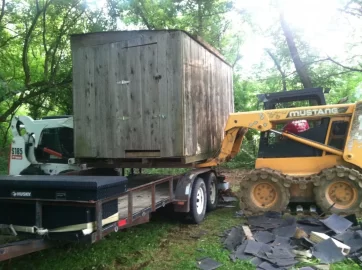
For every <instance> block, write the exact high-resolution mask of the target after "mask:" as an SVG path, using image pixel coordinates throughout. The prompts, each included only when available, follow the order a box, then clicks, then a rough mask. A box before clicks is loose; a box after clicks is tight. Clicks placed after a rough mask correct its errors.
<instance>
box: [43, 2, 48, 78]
mask: <svg viewBox="0 0 362 270" xmlns="http://www.w3.org/2000/svg"><path fill="white" fill-rule="evenodd" d="M42 34H43V48H44V52H45V59H44V78H45V80H47V78H48V58H49V53H48V48H47V44H46V38H45V35H46V9H43V31H42Z"/></svg>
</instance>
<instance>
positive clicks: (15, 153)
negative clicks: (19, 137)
mask: <svg viewBox="0 0 362 270" xmlns="http://www.w3.org/2000/svg"><path fill="white" fill-rule="evenodd" d="M11 159H18V160H21V159H23V148H18V147H13V148H11Z"/></svg>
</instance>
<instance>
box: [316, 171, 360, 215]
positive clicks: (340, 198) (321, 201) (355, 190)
mask: <svg viewBox="0 0 362 270" xmlns="http://www.w3.org/2000/svg"><path fill="white" fill-rule="evenodd" d="M314 195H315V200H316V203H317V205H318V206H319V207H320V208H321V210H322V211H323V212H324V213H328V212H330V213H336V214H354V213H355V214H357V213H359V212H360V210H361V209H360V203H361V200H362V189H361V188H360V187H359V185H358V183H357V181H352V180H350V179H348V176H345V177H339V176H338V175H335V177H334V178H333V179H331V180H327V179H326V178H325V177H322V178H321V180H320V182H319V185H318V186H316V187H314ZM332 205H333V207H332Z"/></svg>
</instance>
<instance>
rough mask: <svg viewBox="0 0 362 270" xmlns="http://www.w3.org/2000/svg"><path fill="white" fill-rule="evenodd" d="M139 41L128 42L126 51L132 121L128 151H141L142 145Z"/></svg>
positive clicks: (130, 123) (130, 122)
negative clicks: (140, 145) (140, 146)
mask: <svg viewBox="0 0 362 270" xmlns="http://www.w3.org/2000/svg"><path fill="white" fill-rule="evenodd" d="M139 42H140V41H139V40H138V41H134V40H133V41H128V43H127V46H128V48H127V49H126V50H127V51H126V56H127V63H128V67H127V68H128V75H129V81H130V83H129V85H130V88H129V89H130V91H129V97H128V98H129V99H128V102H129V104H130V121H129V127H130V128H129V130H128V132H129V134H130V141H129V143H128V145H126V150H139V147H138V145H139V144H140V143H141V144H142V139H141V136H143V134H141V133H140V130H139V129H140V128H141V125H142V113H141V112H142V104H143V103H142V74H141V70H142V69H141V63H140V54H141V51H140V47H139V46H137V45H139Z"/></svg>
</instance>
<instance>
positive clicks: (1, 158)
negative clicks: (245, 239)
mask: <svg viewBox="0 0 362 270" xmlns="http://www.w3.org/2000/svg"><path fill="white" fill-rule="evenodd" d="M8 161H9V147H5V148H3V149H0V175H4V174H5V175H6V174H8Z"/></svg>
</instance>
